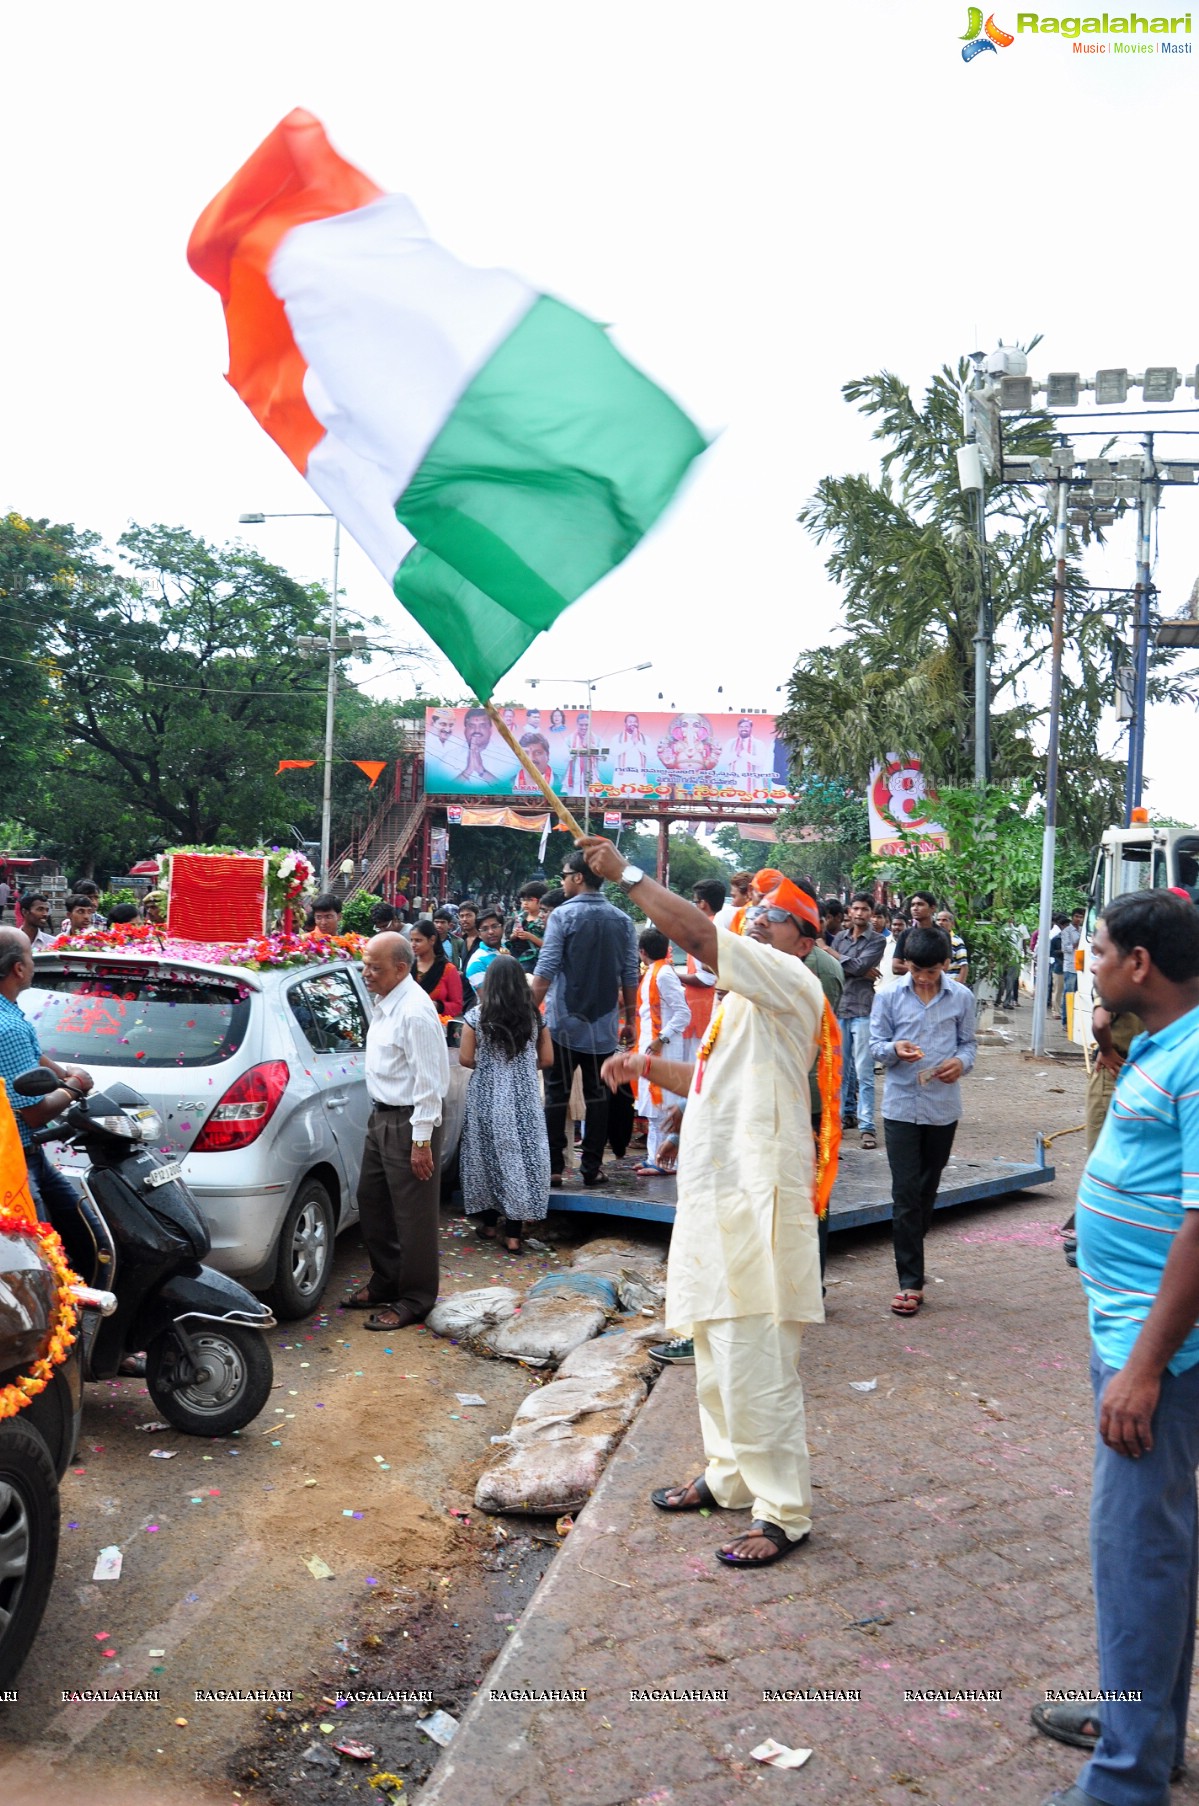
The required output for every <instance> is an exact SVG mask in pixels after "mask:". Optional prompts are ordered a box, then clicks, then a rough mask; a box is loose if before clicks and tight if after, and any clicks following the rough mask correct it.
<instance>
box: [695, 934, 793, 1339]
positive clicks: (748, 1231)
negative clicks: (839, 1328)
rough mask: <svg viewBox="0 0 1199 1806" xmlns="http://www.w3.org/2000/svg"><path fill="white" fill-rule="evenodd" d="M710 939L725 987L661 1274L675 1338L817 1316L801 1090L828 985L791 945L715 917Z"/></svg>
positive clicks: (699, 1095) (718, 970) (718, 973)
mask: <svg viewBox="0 0 1199 1806" xmlns="http://www.w3.org/2000/svg"><path fill="white" fill-rule="evenodd" d="M716 944H717V981H718V983H719V985H720V987H721V989H722V990H726V991H727V992H728V993H729V994H728V996H727V997H726V998H725V1001H724V1017H723V1020H722V1023H721V1027H720V1033H719V1036H718V1038H717V1041H716V1045H715V1047H714V1048H713V1050H712V1053H711V1055H710V1057H709V1059H708V1062H707V1066H706V1069H705V1071H704V1075H703V1083H702V1088H701V1090H700V1091H699V1093H698V1094H697V1093H696V1090H695V1086H694V1084H692V1087H691V1093H690V1096H689V1097H688V1100H687V1109H686V1113H685V1115H684V1117H683V1131H682V1138H681V1142H680V1148H679V1171H678V1212H677V1215H676V1218H675V1225H674V1234H673V1236H672V1238H671V1244H670V1263H669V1266H668V1269H667V1282H666V1321H667V1324H668V1325H669V1328H670V1333H671V1334H672V1335H688V1334H690V1331H691V1326H692V1324H693V1323H699V1322H706V1321H708V1320H710V1319H714V1318H728V1317H756V1316H766V1317H771V1318H773V1320H774V1321H775V1322H777V1323H820V1322H823V1320H824V1305H823V1303H822V1301H821V1291H820V1253H819V1246H818V1240H817V1219H816V1213H815V1211H814V1209H813V1207H812V1190H813V1182H814V1152H813V1146H812V1118H811V1097H810V1091H809V1088H808V1072H809V1070H810V1069H811V1066H812V1063H813V1061H814V1060H815V1058H816V1052H817V1044H818V1040H819V1035H820V1021H821V1016H822V1014H823V1010H824V992H823V991H822V989H821V987H820V981H819V979H817V978H816V977H815V976H814V974H813V973H811V972H809V971H808V969H807V967H806V966H805V965H804V963H803V961H802V960H799V959H795V958H793V957H791V956H790V955H789V954H785V953H778V952H776V951H775V949H774V948H773V947H767V946H763V945H761V944H760V943H759V942H757V941H752V940H749V939H748V938H745V937H743V936H741V935H736V934H730V933H729V932H728V930H727V929H725V928H721V927H717V929H716Z"/></svg>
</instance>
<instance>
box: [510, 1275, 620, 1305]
mask: <svg viewBox="0 0 1199 1806" xmlns="http://www.w3.org/2000/svg"><path fill="white" fill-rule="evenodd" d="M618 1278H619V1275H618V1276H617V1277H615V1278H614V1277H613V1276H612V1275H611V1274H608V1273H580V1272H577V1271H576V1270H575V1269H573V1268H572V1269H571V1271H570V1272H569V1273H545V1274H543V1275H542V1277H541V1278H540V1279H539V1280H537V1281H536V1283H535V1284H533V1285H531V1286H530V1287H529V1297H530V1299H533V1298H586V1299H588V1300H589V1301H590V1302H591V1303H592V1304H598V1305H599V1306H600V1307H601V1308H602V1309H603V1310H605V1311H615V1310H616V1309H617V1307H618V1305H619V1302H620V1297H619V1285H618V1283H617V1281H618Z"/></svg>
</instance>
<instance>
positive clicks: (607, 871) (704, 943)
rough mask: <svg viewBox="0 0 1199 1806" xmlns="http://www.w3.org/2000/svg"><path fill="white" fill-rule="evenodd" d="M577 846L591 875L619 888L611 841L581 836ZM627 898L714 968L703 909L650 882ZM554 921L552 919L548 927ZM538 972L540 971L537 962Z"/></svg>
mask: <svg viewBox="0 0 1199 1806" xmlns="http://www.w3.org/2000/svg"><path fill="white" fill-rule="evenodd" d="M576 844H577V845H578V846H579V847H580V848H581V849H582V851H583V852H584V853H585V854H586V855H587V863H588V865H589V866H590V867H591V869H592V871H593V872H595V873H596V874H597V875H598V876H599V877H601V878H606V879H608V881H609V882H610V883H612V884H619V882H620V874H621V873H622V872H623V871H624V868H625V863H626V862H625V860H624V859H623V858H622V856H621V855H620V854H619V853H618V852H617V850H616V848H615V847H614V846H613V844H612V842H611V841H610V840H605V839H603V837H602V836H600V835H595V834H592V835H580V837H579V839H578V841H577V843H576ZM630 895H631V896H632V897H633V900H634V902H635V903H636V904H637V907H638V909H643V910H644V911H645V913H646V915H647V916H648V917H649V919H650V921H651V922H652V923H653V924H654V926H655V928H660V929H661V930H662V932H663V934H664V935H666V937H667V938H668V939H669V940H672V941H674V942H675V944H676V946H679V947H681V948H682V949H683V951H684V953H693V954H694V955H695V957H696V959H698V960H700V961H701V962H702V964H704V965H705V966H713V967H714V966H715V964H716V927H715V924H714V923H713V921H712V919H711V917H710V916H706V915H705V914H704V912H703V910H702V909H697V908H696V906H695V904H694V903H688V902H686V901H685V899H684V898H682V897H676V896H675V894H674V892H673V891H672V890H667V889H666V887H665V885H662V884H659V883H657V882H656V880H655V879H653V878H642V879H641V881H640V883H638V884H636V885H634V886H633V889H632V891H631V892H630ZM553 920H554V918H553V916H551V917H550V926H551V927H552V926H553ZM547 939H548V937H547ZM537 968H538V971H540V969H541V961H540V960H538V962H537Z"/></svg>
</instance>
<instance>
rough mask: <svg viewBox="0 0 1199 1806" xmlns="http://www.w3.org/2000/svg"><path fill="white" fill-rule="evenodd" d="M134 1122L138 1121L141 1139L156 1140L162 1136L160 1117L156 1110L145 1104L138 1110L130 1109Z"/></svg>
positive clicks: (129, 1113)
mask: <svg viewBox="0 0 1199 1806" xmlns="http://www.w3.org/2000/svg"><path fill="white" fill-rule="evenodd" d="M128 1115H130V1116H132V1118H133V1120H134V1122H136V1123H140V1125H141V1131H142V1140H143V1141H158V1140H159V1139H160V1138H161V1136H162V1118H161V1116H160V1115H159V1114H158V1111H157V1110H152V1109H151V1108H150V1107H149V1105H148V1104H147V1105H146V1106H144V1107H143V1108H142V1109H140V1110H130V1111H129V1112H128Z"/></svg>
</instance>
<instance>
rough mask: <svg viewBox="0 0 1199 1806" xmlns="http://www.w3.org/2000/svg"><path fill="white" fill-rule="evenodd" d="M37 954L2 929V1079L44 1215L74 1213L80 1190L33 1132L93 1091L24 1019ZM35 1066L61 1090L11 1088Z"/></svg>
mask: <svg viewBox="0 0 1199 1806" xmlns="http://www.w3.org/2000/svg"><path fill="white" fill-rule="evenodd" d="M33 970H34V968H33V953H32V949H31V947H30V943H29V937H28V935H26V934H23V933H22V932H21V930H20V929H19V928H7V927H6V928H0V1079H3V1080H4V1082H5V1085H6V1086H7V1088H8V1101H9V1103H10V1104H11V1105H12V1107H13V1114H14V1116H15V1117H16V1119H17V1128H18V1129H19V1131H20V1134H21V1143H22V1146H23V1147H24V1150H25V1164H26V1166H27V1167H28V1168H29V1183H30V1186H31V1188H32V1190H33V1195H34V1198H35V1199H36V1201H37V1204H38V1208H39V1210H40V1211H41V1214H42V1216H43V1217H49V1216H51V1215H52V1212H53V1211H54V1209H55V1207H56V1206H57V1208H58V1209H59V1210H60V1211H62V1210H64V1209H66V1210H69V1211H71V1212H72V1213H73V1212H74V1209H75V1199H76V1195H77V1194H76V1191H75V1187H74V1186H73V1185H72V1184H71V1182H70V1180H69V1179H64V1178H63V1176H62V1174H61V1173H60V1172H59V1171H58V1169H57V1168H56V1167H53V1166H51V1164H50V1162H49V1161H48V1160H47V1158H46V1150H45V1149H44V1148H40V1147H35V1146H34V1143H33V1131H34V1129H40V1128H41V1127H42V1125H43V1124H44V1123H48V1122H51V1121H52V1120H53V1119H54V1117H56V1116H60V1115H61V1114H62V1112H63V1111H64V1110H65V1109H66V1108H67V1106H68V1105H69V1104H73V1103H77V1102H78V1101H79V1099H80V1098H81V1097H86V1096H87V1094H88V1092H89V1091H90V1090H91V1089H92V1080H91V1075H90V1074H89V1073H86V1072H83V1071H82V1070H80V1069H79V1068H77V1067H73V1066H60V1065H59V1064H58V1063H57V1061H55V1060H51V1059H50V1058H49V1057H48V1056H47V1055H46V1054H43V1052H42V1049H41V1045H40V1043H39V1041H38V1038H37V1031H36V1029H35V1028H34V1026H33V1024H32V1022H30V1020H29V1018H28V1017H27V1016H26V1015H25V1013H24V1011H23V1010H22V1009H21V1007H20V1005H19V1004H18V1003H17V998H18V997H19V996H20V995H21V992H22V991H27V990H28V989H29V987H30V985H31V984H32V983H33ZM35 1066H48V1067H49V1068H50V1071H51V1072H52V1073H53V1074H54V1076H55V1078H57V1079H59V1080H60V1081H61V1083H60V1085H59V1088H58V1090H57V1091H52V1092H50V1094H49V1096H48V1097H44V1098H42V1097H37V1098H24V1097H18V1096H17V1094H16V1092H15V1091H14V1090H13V1088H12V1082H13V1080H14V1079H16V1078H19V1077H20V1076H21V1074H22V1073H23V1072H30V1071H32V1069H33V1068H34V1067H35Z"/></svg>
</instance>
